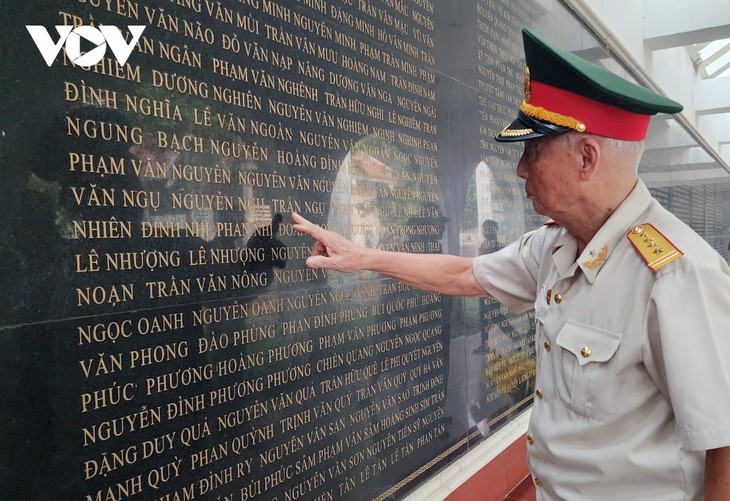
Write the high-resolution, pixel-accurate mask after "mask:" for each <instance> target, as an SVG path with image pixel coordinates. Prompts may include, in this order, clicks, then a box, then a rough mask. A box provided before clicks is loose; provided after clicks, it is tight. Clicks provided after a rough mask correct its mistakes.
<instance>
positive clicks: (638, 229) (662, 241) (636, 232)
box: [626, 223, 684, 271]
mask: <svg viewBox="0 0 730 501" xmlns="http://www.w3.org/2000/svg"><path fill="white" fill-rule="evenodd" d="M626 238H628V239H629V241H630V242H631V245H633V246H634V249H636V252H638V253H639V255H640V256H641V258H642V259H643V260H644V262H645V263H646V265H647V266H648V267H649V268H650V269H651V271H657V270H659V269H661V268H662V267H664V266H666V265H668V264H669V263H671V262H672V261H676V260H677V259H679V258H680V257H682V256H683V255H684V253H683V252H682V251H681V250H679V249H677V247H675V246H674V244H673V243H672V242H670V241H669V240H667V237H665V236H664V235H662V234H661V232H660V231H659V230H657V229H656V228H654V227H653V226H652V225H650V224H649V223H644V224H640V225H638V226H634V227H633V228H632V229H631V231H629V233H628V234H627V235H626Z"/></svg>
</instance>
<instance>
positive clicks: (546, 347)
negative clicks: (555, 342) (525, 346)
mask: <svg viewBox="0 0 730 501" xmlns="http://www.w3.org/2000/svg"><path fill="white" fill-rule="evenodd" d="M543 346H545V351H550V348H551V346H550V341H545V344H544V345H543Z"/></svg>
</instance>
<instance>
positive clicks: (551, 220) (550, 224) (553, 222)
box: [543, 218, 558, 226]
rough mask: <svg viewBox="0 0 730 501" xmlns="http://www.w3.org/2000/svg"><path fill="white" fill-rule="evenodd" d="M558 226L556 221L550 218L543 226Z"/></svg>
mask: <svg viewBox="0 0 730 501" xmlns="http://www.w3.org/2000/svg"><path fill="white" fill-rule="evenodd" d="M556 224H558V223H556V222H555V220H554V219H552V218H550V219H548V220H547V221H545V222H544V223H543V226H554V225H556Z"/></svg>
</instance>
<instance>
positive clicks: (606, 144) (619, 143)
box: [557, 132, 644, 172]
mask: <svg viewBox="0 0 730 501" xmlns="http://www.w3.org/2000/svg"><path fill="white" fill-rule="evenodd" d="M587 135H590V136H591V137H593V138H594V139H596V140H597V141H598V142H599V143H600V144H601V146H602V147H603V148H604V149H606V150H608V151H611V152H614V153H616V154H618V155H621V156H624V155H626V156H628V157H629V158H631V159H632V160H633V165H632V167H633V168H634V172H638V170H639V162H640V161H641V156H642V155H643V154H644V141H623V140H621V139H613V138H610V137H604V136H598V135H596V134H586V133H582V132H566V133H565V134H561V135H560V136H558V138H557V139H558V140H559V141H562V142H563V144H564V145H566V146H568V145H571V144H573V141H574V140H577V139H579V138H581V137H586V136H587Z"/></svg>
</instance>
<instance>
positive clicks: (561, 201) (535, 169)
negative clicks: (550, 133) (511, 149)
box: [517, 137, 575, 219]
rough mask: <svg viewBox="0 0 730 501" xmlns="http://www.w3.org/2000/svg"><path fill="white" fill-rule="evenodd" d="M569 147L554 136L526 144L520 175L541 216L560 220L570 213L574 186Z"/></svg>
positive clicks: (572, 164) (567, 143)
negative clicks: (562, 216)
mask: <svg viewBox="0 0 730 501" xmlns="http://www.w3.org/2000/svg"><path fill="white" fill-rule="evenodd" d="M570 144H572V143H571V142H570V141H567V142H565V141H562V140H560V139H558V138H555V137H541V138H538V139H530V140H528V141H525V150H524V152H523V153H522V158H520V161H519V163H518V164H517V175H518V176H519V177H521V178H522V179H524V180H525V192H526V193H527V198H529V199H530V200H531V201H532V206H533V208H534V209H535V212H537V213H538V214H541V215H543V216H549V217H552V218H555V219H558V217H559V216H561V215H563V214H567V212H568V211H569V210H570V203H571V202H570V199H571V198H572V197H571V196H570V193H572V191H571V190H572V189H573V188H574V186H575V175H574V173H575V169H574V168H573V167H574V157H571V155H570V152H571V150H570V148H569V146H568V145H570Z"/></svg>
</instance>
